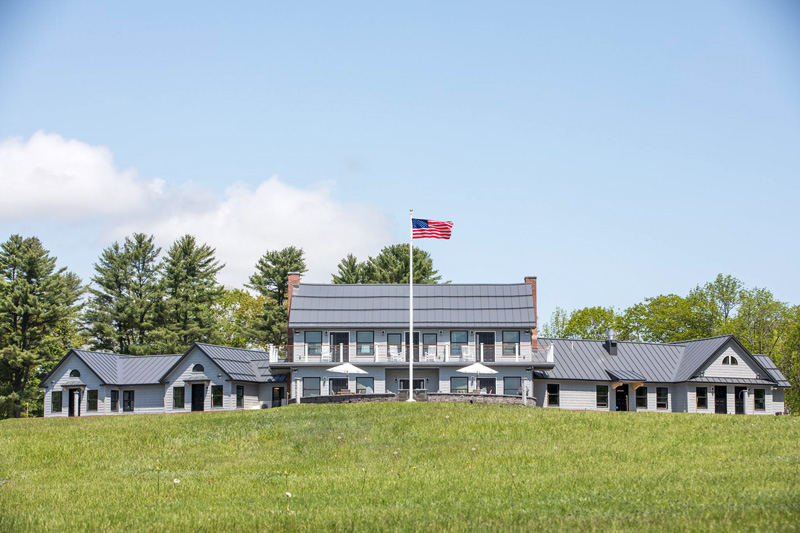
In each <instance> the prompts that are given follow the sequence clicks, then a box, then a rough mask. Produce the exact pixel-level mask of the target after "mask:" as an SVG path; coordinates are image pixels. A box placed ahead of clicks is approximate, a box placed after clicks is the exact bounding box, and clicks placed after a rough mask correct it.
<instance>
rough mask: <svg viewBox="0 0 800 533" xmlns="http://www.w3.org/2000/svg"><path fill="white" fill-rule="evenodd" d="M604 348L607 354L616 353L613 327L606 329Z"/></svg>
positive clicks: (615, 333) (615, 335) (615, 334)
mask: <svg viewBox="0 0 800 533" xmlns="http://www.w3.org/2000/svg"><path fill="white" fill-rule="evenodd" d="M606 336H607V339H606V350H607V351H608V355H617V332H616V331H614V330H613V329H608V330H606Z"/></svg>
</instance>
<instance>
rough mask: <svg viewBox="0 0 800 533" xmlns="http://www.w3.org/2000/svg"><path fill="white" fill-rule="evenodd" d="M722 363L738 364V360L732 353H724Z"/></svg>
mask: <svg viewBox="0 0 800 533" xmlns="http://www.w3.org/2000/svg"><path fill="white" fill-rule="evenodd" d="M722 364H723V365H738V364H739V361H737V360H736V358H735V357H734V356H732V355H726V356H725V358H724V359H722Z"/></svg>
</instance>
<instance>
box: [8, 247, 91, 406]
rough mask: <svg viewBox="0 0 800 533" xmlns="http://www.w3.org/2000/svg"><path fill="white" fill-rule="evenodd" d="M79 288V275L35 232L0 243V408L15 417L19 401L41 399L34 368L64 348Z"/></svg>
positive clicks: (75, 307)
mask: <svg viewBox="0 0 800 533" xmlns="http://www.w3.org/2000/svg"><path fill="white" fill-rule="evenodd" d="M81 293H82V287H81V280H80V279H79V278H78V277H77V276H76V275H74V274H72V273H71V272H67V270H66V268H60V269H56V258H55V257H51V256H50V253H49V252H48V251H47V250H45V249H44V247H43V246H42V243H41V242H40V241H39V239H38V238H36V237H29V238H23V237H21V236H19V235H12V236H11V238H10V239H9V240H8V241H6V242H5V243H3V244H2V246H0V413H2V416H8V415H11V416H14V417H17V418H18V417H19V416H20V414H21V412H22V402H23V401H34V402H40V401H41V392H40V391H39V389H38V387H37V386H38V383H37V382H36V381H35V380H34V378H35V377H36V373H37V372H38V371H39V370H41V369H42V367H43V366H48V365H49V366H52V363H53V360H54V359H56V358H58V357H60V356H61V355H63V353H64V349H65V348H69V346H65V345H64V344H65V342H66V341H68V340H69V338H70V336H69V335H64V332H65V331H67V330H69V329H70V328H71V327H72V326H74V321H75V318H76V316H77V313H78V311H79V305H78V304H77V302H78V299H79V298H80V295H81Z"/></svg>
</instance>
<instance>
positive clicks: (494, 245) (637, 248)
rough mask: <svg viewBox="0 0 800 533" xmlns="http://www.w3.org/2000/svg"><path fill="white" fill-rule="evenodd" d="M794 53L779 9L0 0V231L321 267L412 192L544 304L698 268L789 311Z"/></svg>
mask: <svg viewBox="0 0 800 533" xmlns="http://www.w3.org/2000/svg"><path fill="white" fill-rule="evenodd" d="M431 4H435V5H431ZM799 65H800V5H798V4H797V3H794V2H791V1H773V2H736V1H725V2H715V1H707V2H662V3H660V4H656V3H653V2H647V3H643V2H605V3H601V2H568V3H566V2H558V3H556V2H547V3H544V2H542V3H533V2H519V3H502V2H491V3H489V2H486V3H483V4H477V3H466V2H437V3H431V2H418V3H417V2H402V3H396V4H393V5H389V4H386V3H376V2H363V3H346V2H337V3H331V2H325V3H323V2H317V3H303V4H302V5H301V4H297V3H287V2H281V3H272V2H269V3H267V2H253V3H244V2H238V3H231V4H228V5H224V6H223V5H222V4H219V3H203V2H127V3H123V2H114V3H106V2H89V1H87V2H35V3H34V2H13V1H5V2H3V1H0V139H4V141H0V184H2V186H3V190H5V191H7V192H8V191H9V190H10V191H11V192H12V193H13V194H4V195H3V196H4V197H5V199H4V200H3V199H0V237H2V238H3V239H5V238H6V237H7V236H8V235H9V234H11V233H16V232H21V233H23V234H26V235H30V234H36V235H39V236H40V237H41V238H42V239H43V241H44V242H45V245H46V246H47V247H48V248H49V249H50V250H51V251H52V252H53V253H54V254H55V255H57V256H58V257H59V260H60V262H61V263H62V264H65V265H67V266H68V267H69V268H70V269H72V270H74V271H76V272H77V273H79V274H80V275H81V276H82V277H83V278H84V279H86V280H88V279H89V278H90V277H91V274H92V264H93V263H94V262H95V261H96V259H97V256H98V254H99V252H100V251H101V250H102V248H103V247H105V246H108V245H109V244H110V243H111V242H112V241H113V240H114V239H119V238H121V237H124V235H126V234H129V233H130V232H131V231H146V232H150V233H154V234H156V237H157V238H158V239H159V242H161V243H162V244H164V245H167V244H168V243H169V242H170V241H171V240H172V239H173V238H174V237H175V236H177V235H179V234H180V233H183V232H185V231H191V232H193V233H195V234H196V235H197V237H198V238H199V239H200V240H203V241H206V242H209V243H210V244H212V245H214V246H216V247H217V249H218V253H219V255H220V258H221V259H222V260H223V261H225V262H226V263H227V267H226V269H225V275H224V277H223V281H224V282H225V283H227V284H229V285H237V284H241V283H242V282H243V281H244V279H245V278H246V276H247V274H248V273H249V272H251V271H252V268H253V264H254V262H255V259H256V258H257V257H258V256H259V255H261V254H262V253H263V251H265V250H267V249H275V248H279V247H283V246H286V245H288V244H297V245H299V246H303V247H304V248H305V249H306V251H307V253H308V254H309V259H310V266H311V271H310V272H309V275H308V277H307V278H306V279H308V280H311V281H320V282H324V281H328V280H329V279H330V273H331V272H332V271H333V270H334V269H335V265H336V263H337V262H338V260H339V259H340V258H341V257H343V256H344V255H345V254H346V253H347V252H348V251H355V252H357V254H358V255H359V256H361V257H365V256H366V255H367V254H372V255H374V254H375V253H376V252H377V251H378V250H379V249H380V247H381V246H383V245H385V244H390V243H394V242H404V241H405V240H407V235H408V225H407V217H408V209H409V208H414V209H415V213H416V214H417V215H419V216H420V217H427V218H433V219H443V220H452V221H453V222H454V223H455V226H454V237H453V239H452V240H451V241H449V242H439V241H416V243H417V244H420V245H421V246H422V247H423V248H425V249H427V250H429V251H430V252H431V253H432V254H433V256H434V259H435V262H436V265H437V267H438V268H439V270H440V272H441V273H442V275H443V276H444V278H445V279H448V280H452V281H453V282H498V283H500V282H503V283H504V282H516V281H522V278H523V277H524V276H525V275H536V276H538V278H539V299H540V319H542V320H546V319H547V318H548V317H549V315H550V313H551V312H552V311H553V309H554V308H555V307H556V306H561V307H565V308H567V309H571V308H576V307H583V306H589V305H613V306H615V307H617V308H624V307H627V306H628V305H631V304H633V303H635V302H637V301H640V300H641V299H642V298H644V297H646V296H653V295H656V294H662V293H664V294H665V293H670V292H675V293H678V294H685V293H687V292H688V291H689V290H690V289H691V288H692V287H693V286H694V285H695V284H697V283H702V282H704V281H707V280H710V279H713V277H715V276H716V274H717V273H719V272H723V273H729V274H733V275H735V276H737V277H739V278H740V279H742V280H743V281H744V282H745V283H746V284H748V285H750V286H752V285H758V286H766V287H767V288H769V289H771V290H772V291H773V292H774V293H775V294H776V296H777V297H778V298H780V299H782V300H785V301H790V302H793V303H799V302H800V282H799V281H798V276H797V270H798V269H797V265H798V263H800V251H798V246H797V237H796V236H797V230H798V228H800V214H798V209H797V203H798V199H799V198H800V194H798V193H799V192H800V186H799V185H798V179H799V178H800V66H799ZM37 132H39V133H37Z"/></svg>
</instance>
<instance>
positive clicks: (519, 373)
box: [272, 274, 553, 401]
mask: <svg viewBox="0 0 800 533" xmlns="http://www.w3.org/2000/svg"><path fill="white" fill-rule="evenodd" d="M408 289H409V287H408V285H380V284H366V285H332V284H301V283H300V277H299V275H297V274H292V275H290V282H289V297H288V302H289V344H290V346H288V347H287V348H286V352H285V353H284V356H285V362H278V363H274V364H273V365H272V368H274V369H276V371H279V370H280V371H287V372H291V376H292V386H291V388H292V391H293V392H292V394H293V396H294V397H295V398H296V397H297V395H299V396H300V397H301V401H302V397H310V396H318V395H333V394H338V393H340V392H341V391H348V390H349V391H351V392H354V393H364V392H373V393H376V394H381V393H387V392H391V393H398V392H399V391H400V390H403V389H405V390H408V389H409V383H408V378H409V376H408V373H409V372H408V370H409V369H408V366H409V365H408V358H409V357H410V356H411V354H412V353H413V357H414V383H413V384H411V385H413V388H414V389H416V390H420V389H424V390H426V391H428V392H431V393H435V392H443V393H455V392H459V393H462V392H463V393H467V392H469V391H472V390H475V389H479V390H484V391H485V392H487V393H488V394H500V395H512V396H518V395H521V394H522V391H523V390H527V396H529V397H530V396H531V393H532V387H531V384H530V379H531V376H532V372H533V371H534V370H541V371H546V370H550V369H552V368H553V362H552V361H548V358H547V356H548V346H545V345H542V344H541V343H540V342H539V341H538V336H537V325H536V278H534V277H529V278H525V282H524V283H515V284H502V285H501V284H470V285H459V284H438V285H415V286H414V339H413V342H410V339H409V328H408V316H409V310H408V307H409V306H408V297H409V294H408V293H409V290H408ZM341 362H350V363H352V364H354V365H357V366H358V367H359V368H360V369H362V370H364V371H366V374H361V375H349V376H343V375H341V374H334V373H331V372H328V370H327V369H328V368H330V367H331V366H334V365H336V364H337V363H341ZM472 362H483V363H484V364H486V365H487V366H490V367H491V368H492V369H494V370H496V371H497V374H493V375H485V376H478V375H465V374H462V373H459V372H457V370H458V369H459V368H462V367H464V366H466V365H468V364H470V363H472Z"/></svg>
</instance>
